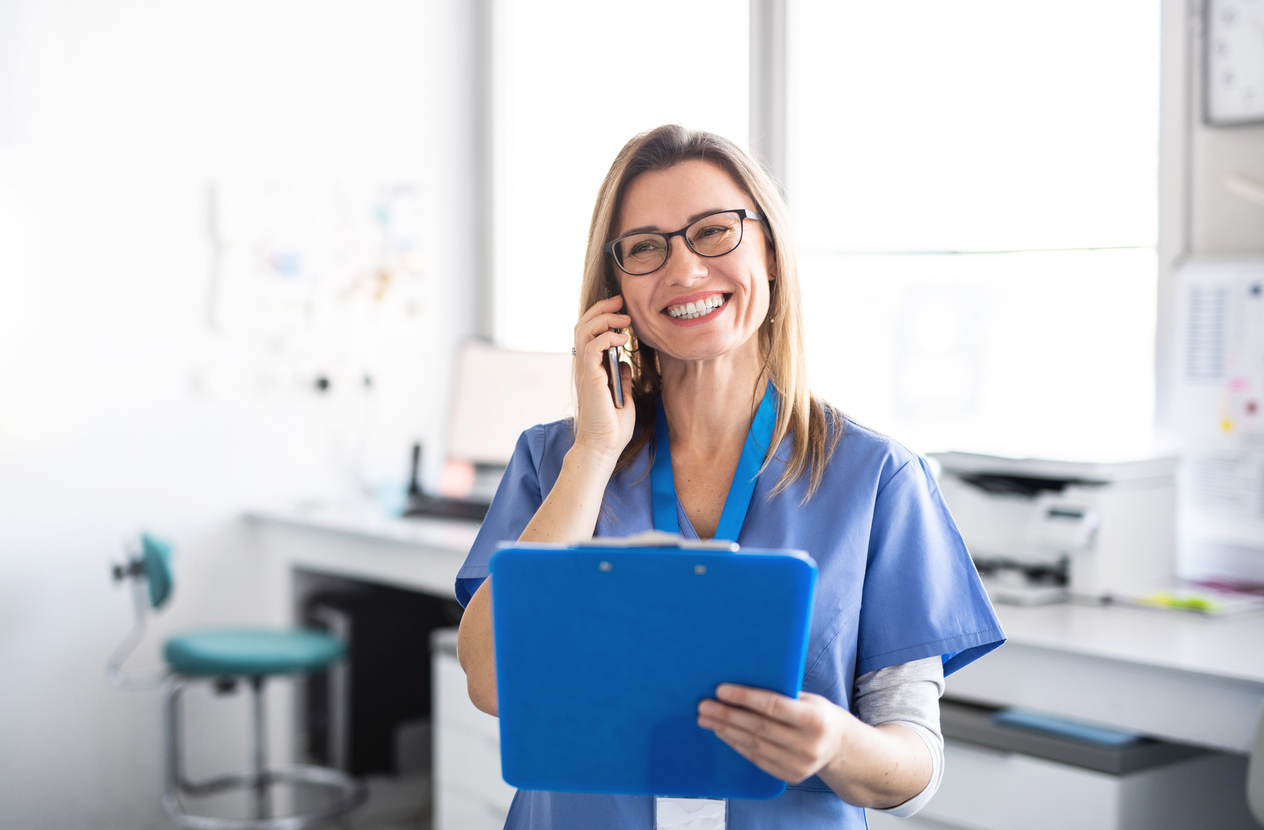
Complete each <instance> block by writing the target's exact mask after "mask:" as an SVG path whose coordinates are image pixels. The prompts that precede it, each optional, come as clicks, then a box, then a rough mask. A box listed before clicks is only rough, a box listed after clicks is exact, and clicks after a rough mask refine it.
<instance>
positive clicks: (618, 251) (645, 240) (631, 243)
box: [614, 212, 742, 275]
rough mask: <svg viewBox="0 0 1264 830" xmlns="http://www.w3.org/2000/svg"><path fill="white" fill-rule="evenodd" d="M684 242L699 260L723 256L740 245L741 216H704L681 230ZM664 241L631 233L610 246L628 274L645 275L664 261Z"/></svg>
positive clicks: (652, 235)
mask: <svg viewBox="0 0 1264 830" xmlns="http://www.w3.org/2000/svg"><path fill="white" fill-rule="evenodd" d="M685 241H686V242H688V243H689V247H690V248H692V249H693V250H694V251H695V252H696V253H698V254H699V255H700V256H708V257H711V256H723V255H724V254H727V253H729V252H730V251H732V250H733V249H734V248H736V247H737V246H738V245H739V244H740V243H741V241H742V216H741V214H740V213H736V212H724V213H713V214H711V215H710V216H704V217H702V218H701V219H699V220H698V221H696V222H694V223H693V224H692V225H690V226H689V227H688V228H686V229H685ZM667 254H668V241H667V237H666V236H665V235H664V234H661V233H634V234H632V235H630V236H625V237H623V238H622V239H620V240H618V242H617V243H616V244H615V246H614V255H615V259H616V260H617V261H618V263H619V266H620V267H621V268H623V270H624V271H626V272H627V273H629V274H633V275H637V274H648V273H649V272H651V271H654V270H657V269H658V268H659V267H661V266H662V264H663V263H664V262H666V261H667Z"/></svg>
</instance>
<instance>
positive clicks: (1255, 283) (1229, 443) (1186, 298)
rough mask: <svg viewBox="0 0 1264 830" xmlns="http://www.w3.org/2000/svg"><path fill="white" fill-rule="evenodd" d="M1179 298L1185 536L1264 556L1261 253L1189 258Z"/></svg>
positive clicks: (1177, 406)
mask: <svg viewBox="0 0 1264 830" xmlns="http://www.w3.org/2000/svg"><path fill="white" fill-rule="evenodd" d="M1180 302H1181V305H1180V308H1179V311H1178V314H1179V317H1178V330H1177V348H1178V350H1179V351H1178V353H1177V355H1176V357H1177V359H1176V361H1175V369H1176V372H1175V378H1174V381H1175V383H1174V388H1173V392H1174V397H1173V401H1174V412H1175V416H1176V425H1177V428H1178V430H1179V433H1180V438H1181V441H1182V443H1183V446H1184V452H1183V455H1184V457H1183V463H1182V468H1181V488H1180V491H1181V526H1182V537H1183V539H1184V540H1188V541H1189V542H1191V543H1193V544H1195V545H1196V546H1202V545H1206V544H1208V543H1210V544H1212V545H1232V546H1235V547H1238V548H1242V547H1247V548H1251V549H1258V550H1259V551H1260V555H1261V557H1264V260H1260V259H1256V260H1224V261H1215V260H1208V261H1198V260H1195V261H1193V262H1191V263H1188V264H1187V265H1186V266H1185V267H1184V268H1182V270H1181V275H1180ZM1244 576H1245V575H1244Z"/></svg>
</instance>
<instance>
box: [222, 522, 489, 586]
mask: <svg viewBox="0 0 1264 830" xmlns="http://www.w3.org/2000/svg"><path fill="white" fill-rule="evenodd" d="M245 518H246V521H247V522H249V523H250V524H252V525H253V526H255V527H256V528H257V529H258V530H259V532H260V534H261V538H260V542H261V549H262V551H263V553H264V555H265V556H268V557H269V558H270V560H271V561H272V563H273V564H275V565H280V566H281V567H285V568H289V569H291V570H294V569H299V570H305V571H311V572H313V573H323V574H329V575H331V576H339V577H345V578H347V579H359V580H364V581H366V582H376V583H379V584H382V585H391V586H394V587H397V588H411V589H413V590H417V591H423V592H425V593H428V594H433V595H435V596H441V597H447V598H451V597H452V595H453V594H452V590H453V585H454V584H455V582H456V572H457V571H458V570H459V569H460V567H461V563H462V562H464V561H465V555H466V554H467V553H468V552H469V550H470V547H471V546H472V545H473V544H474V537H475V536H476V535H477V533H478V525H475V524H473V523H471V522H457V521H448V520H444V519H407V520H404V519H391V518H387V517H385V516H383V515H382V514H381V512H380V511H379V510H378V509H377V508H376V507H375V506H373V505H371V504H364V505H340V506H329V505H321V506H312V507H306V508H294V509H287V510H254V511H250V512H248V513H247V514H246V517H245Z"/></svg>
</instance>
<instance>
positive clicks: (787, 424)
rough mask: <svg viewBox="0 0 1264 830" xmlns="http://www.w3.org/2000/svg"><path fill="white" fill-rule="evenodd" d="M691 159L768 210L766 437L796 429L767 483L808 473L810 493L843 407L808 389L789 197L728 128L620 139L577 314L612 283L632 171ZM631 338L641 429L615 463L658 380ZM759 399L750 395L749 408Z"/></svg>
mask: <svg viewBox="0 0 1264 830" xmlns="http://www.w3.org/2000/svg"><path fill="white" fill-rule="evenodd" d="M692 159H698V160H702V161H706V162H709V163H711V164H714V165H716V166H717V167H719V168H720V169H722V170H724V171H725V172H726V173H728V174H729V176H731V177H732V179H733V181H734V183H736V184H737V186H738V187H740V188H742V190H744V191H745V192H746V194H747V195H748V196H750V198H751V199H752V200H753V201H754V202H755V209H756V211H758V212H759V213H760V214H761V215H762V216H763V217H764V234H765V238H766V239H767V240H768V244H769V245H771V246H772V249H773V253H774V256H775V261H776V275H777V278H776V279H775V280H773V281H772V283H771V284H770V286H769V287H770V297H769V310H768V317H767V319H765V320H764V322H763V323H762V324H761V325H760V327H759V335H758V336H759V351H760V354H761V355H762V356H763V357H764V368H765V371H766V372H767V376H768V382H769V383H772V384H773V385H774V386H775V387H776V389H777V392H778V394H779V395H780V399H781V405H780V406H779V407H778V410H777V423H776V427H775V429H774V430H773V437H772V447H778V446H780V445H781V442H782V440H783V439H785V437H786V436H787V435H791V436H792V444H791V451H790V457H789V459H787V461H786V469H785V473H784V474H783V475H782V477H781V479H780V480H779V481H778V482H777V484H776V486H775V487H774V489H773V491H772V492H773V493H779V492H781V491H783V490H785V489H786V488H787V487H788V486H789V485H790V484H791V483H792V482H794V481H795V480H797V479H799V478H800V477H802V476H803V475H805V474H806V475H808V476H809V483H808V489H807V493H806V495H805V497H804V501H806V500H807V499H809V498H811V496H812V494H813V493H815V492H816V489H817V487H818V486H820V483H821V479H822V477H823V476H824V475H825V465H826V463H827V462H828V461H829V459H830V456H831V455H832V454H833V452H834V449H835V447H836V446H837V444H838V440H839V437H840V436H841V434H842V431H843V426H844V421H843V417H842V414H841V413H839V412H838V411H837V410H835V409H834V408H833V407H831V406H829V405H828V404H826V403H825V402H823V401H821V400H818V399H817V398H815V397H813V396H812V394H811V391H810V390H809V388H808V380H807V365H806V360H805V350H804V346H803V309H802V299H801V296H800V293H799V272H798V266H797V262H796V258H795V251H794V245H793V244H792V242H791V236H790V226H789V219H788V216H787V211H786V205H785V200H784V199H782V197H781V193H780V191H778V189H777V186H776V184H775V183H774V182H773V180H772V177H771V176H769V175H768V173H767V172H765V171H764V169H763V168H762V167H761V166H760V165H759V164H758V163H757V162H756V161H755V160H754V159H753V158H751V156H750V155H749V154H747V153H746V152H745V151H743V150H742V149H741V148H740V147H738V146H737V145H736V144H734V143H733V142H731V141H729V140H727V139H725V138H721V137H720V136H717V135H713V134H711V133H707V132H700V131H694V130H686V129H685V128H684V127H680V126H678V125H675V124H668V125H665V126H662V127H658V128H656V129H653V130H650V131H649V132H644V133H641V134H640V135H637V136H635V137H634V138H633V139H632V140H631V141H629V142H628V143H627V144H625V145H624V146H623V149H622V150H620V151H619V155H618V156H617V157H615V160H614V163H613V164H612V165H610V170H609V172H607V173H606V178H605V180H604V181H603V182H602V183H601V189H600V190H599V191H598V192H597V203H596V205H594V207H593V214H592V223H591V224H590V226H589V229H588V250H587V253H586V254H585V256H584V281H583V285H582V286H581V288H580V292H579V313H580V314H581V315H583V313H584V312H586V311H587V310H588V309H589V308H591V307H592V306H593V304H594V303H596V302H597V301H598V300H603V299H605V298H606V297H607V296H609V294H610V293H617V290H616V288H615V286H617V285H618V284H619V281H618V273H617V272H616V267H615V265H614V263H613V262H612V261H611V260H610V258H609V257H608V256H607V255H606V254H605V251H604V249H605V246H606V243H608V242H610V241H611V240H612V239H613V238H614V235H615V233H617V231H618V223H619V218H620V217H619V208H620V206H621V204H622V201H623V195H624V193H626V192H627V189H628V186H629V185H630V184H631V182H632V180H633V179H635V178H636V177H637V176H640V175H641V174H643V173H649V172H653V171H659V170H666V169H667V168H669V167H673V166H675V165H677V164H679V163H680V162H682V161H688V160H692ZM629 346H630V347H631V348H632V350H633V351H632V352H631V354H630V358H631V363H632V400H633V402H634V404H635V406H636V423H637V432H636V434H635V435H634V436H633V438H632V440H631V441H630V442H629V443H628V446H627V447H625V448H624V450H623V453H622V455H621V456H620V457H619V463H618V466H617V468H616V469H619V470H623V469H627V468H628V467H630V466H631V465H632V462H633V460H634V459H635V458H636V456H637V454H638V453H640V451H641V448H642V447H644V446H645V445H646V444H647V443H648V442H649V441H650V439H651V437H652V436H653V435H654V421H655V419H656V417H657V400H658V397H659V395H660V393H661V389H662V379H661V377H660V375H659V367H658V355H657V353H656V352H655V351H654V349H653V348H651V347H649V346H647V345H645V344H644V343H639V344H638V343H637V341H636V337H635V333H633V337H632V341H631V343H629ZM752 395H753V390H752ZM757 403H758V402H756V401H753V400H752V409H753V408H754V406H755V405H757ZM769 449H770V450H771V447H770V448H769ZM771 460H772V453H771V452H769V454H768V457H767V459H766V460H765V461H764V467H767V466H768V463H769V462H770V461H771Z"/></svg>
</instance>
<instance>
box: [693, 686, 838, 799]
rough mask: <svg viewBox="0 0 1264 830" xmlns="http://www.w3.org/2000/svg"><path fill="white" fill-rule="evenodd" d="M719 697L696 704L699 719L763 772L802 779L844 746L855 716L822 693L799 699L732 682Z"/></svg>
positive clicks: (793, 780)
mask: <svg viewBox="0 0 1264 830" xmlns="http://www.w3.org/2000/svg"><path fill="white" fill-rule="evenodd" d="M716 697H717V698H718V700H704V701H702V702H701V703H700V704H698V725H699V726H701V727H702V728H704V729H710V730H711V731H713V732H715V734H716V735H717V736H718V737H719V738H720V740H722V741H724V742H725V743H726V744H728V745H729V746H731V747H733V748H734V749H735V750H737V751H738V752H740V753H741V754H742V755H744V756H745V757H746V758H747V759H749V760H750V761H751V763H753V764H755V766H757V767H759V768H760V769H762V770H763V771H764V772H766V773H768V774H769V775H772V776H774V777H776V778H780V779H781V780H783V781H788V782H790V783H791V784H798V783H799V782H800V781H803V780H804V779H806V778H809V777H811V776H813V775H815V774H817V773H818V772H820V770H821V769H822V768H823V767H824V766H825V765H826V764H828V763H830V762H831V761H833V760H834V759H835V758H837V757H839V755H840V754H841V753H842V752H843V748H844V745H845V743H846V741H847V736H848V734H849V732H850V730H849V727H850V726H852V725H853V723H852V722H853V721H854V722H856V723H859V721H856V719H855V717H854V716H853V715H852V714H851V713H850V712H848V711H846V710H845V709H843V708H842V707H841V706H838V705H837V704H835V703H833V702H832V701H830V700H829V699H827V698H824V697H821V696H820V695H814V694H812V693H810V692H803V693H802V694H801V695H800V696H799V699H798V700H795V699H794V698H790V697H786V696H785V695H780V694H777V693H776V692H770V691H767V690H765V689H752V688H751V687H749V686H738V685H735V684H732V683H724V684H721V685H720V687H719V688H718V689H716Z"/></svg>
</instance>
